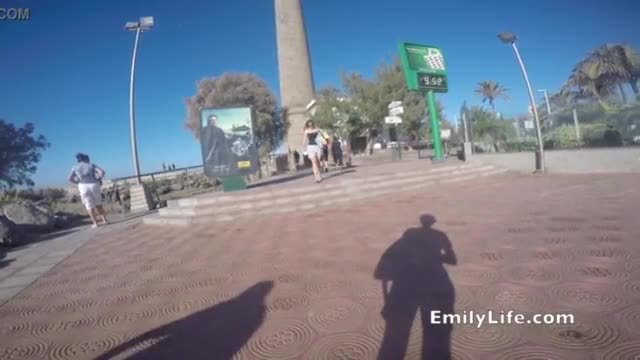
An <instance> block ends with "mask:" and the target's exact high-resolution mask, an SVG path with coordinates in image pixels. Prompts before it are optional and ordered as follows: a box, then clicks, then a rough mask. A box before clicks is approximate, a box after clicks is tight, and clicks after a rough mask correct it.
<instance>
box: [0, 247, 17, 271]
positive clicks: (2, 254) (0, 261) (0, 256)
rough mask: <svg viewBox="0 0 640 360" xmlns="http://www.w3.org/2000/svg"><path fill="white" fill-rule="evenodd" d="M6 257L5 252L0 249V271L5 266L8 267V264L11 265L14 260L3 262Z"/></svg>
mask: <svg viewBox="0 0 640 360" xmlns="http://www.w3.org/2000/svg"><path fill="white" fill-rule="evenodd" d="M6 256H7V252H6V251H5V250H4V249H2V248H0V269H2V268H3V267H5V266H9V264H11V263H12V262H13V260H14V259H9V260H3V259H4V258H5V257H6Z"/></svg>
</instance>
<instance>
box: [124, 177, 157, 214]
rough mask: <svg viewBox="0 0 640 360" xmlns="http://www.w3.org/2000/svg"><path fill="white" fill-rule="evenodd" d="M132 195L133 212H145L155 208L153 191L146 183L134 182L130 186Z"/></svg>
mask: <svg viewBox="0 0 640 360" xmlns="http://www.w3.org/2000/svg"><path fill="white" fill-rule="evenodd" d="M129 194H130V195H131V212H132V213H137V212H144V211H149V210H151V209H153V208H154V203H153V198H152V197H151V191H150V190H149V188H148V187H147V185H145V183H140V184H134V185H131V187H130V188H129Z"/></svg>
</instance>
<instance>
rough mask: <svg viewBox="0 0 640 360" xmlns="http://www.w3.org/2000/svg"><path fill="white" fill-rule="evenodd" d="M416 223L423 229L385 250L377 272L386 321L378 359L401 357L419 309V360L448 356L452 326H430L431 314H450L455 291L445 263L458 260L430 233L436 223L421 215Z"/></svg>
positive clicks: (437, 233) (446, 242) (445, 240)
mask: <svg viewBox="0 0 640 360" xmlns="http://www.w3.org/2000/svg"><path fill="white" fill-rule="evenodd" d="M420 222H421V223H422V226H421V227H416V228H411V229H408V230H407V231H405V233H404V234H403V235H402V237H401V238H400V239H399V240H397V241H396V242H395V243H393V244H392V245H391V246H390V247H389V248H388V249H387V250H386V251H385V253H384V254H383V255H382V257H381V258H380V262H379V263H378V265H377V267H376V270H375V274H374V276H375V278H376V279H378V280H381V282H382V289H383V290H382V291H383V296H384V307H383V309H382V316H383V318H384V319H385V321H386V327H385V332H384V338H383V340H382V345H381V347H380V351H379V353H378V359H381V360H382V359H384V360H387V359H403V358H404V357H405V354H406V352H407V346H408V343H409V336H410V333H411V326H412V324H413V320H414V318H415V316H416V313H417V312H418V309H419V310H420V316H421V318H422V332H423V336H422V359H429V360H442V359H450V358H451V349H450V341H451V330H452V325H451V324H439V323H434V324H432V323H431V312H432V311H440V312H441V313H442V314H451V313H453V307H454V301H455V291H454V288H453V284H452V282H451V280H450V279H449V275H448V274H447V271H446V270H445V268H444V266H443V264H450V265H455V264H456V263H457V259H456V255H455V253H454V251H453V247H452V246H451V242H450V241H449V238H448V237H447V235H446V234H445V233H443V232H441V231H438V230H436V229H433V227H432V226H433V224H434V223H435V222H436V219H435V218H434V217H433V216H431V215H422V216H421V217H420ZM389 283H390V284H389ZM389 285H391V288H390V289H389Z"/></svg>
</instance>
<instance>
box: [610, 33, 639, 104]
mask: <svg viewBox="0 0 640 360" xmlns="http://www.w3.org/2000/svg"><path fill="white" fill-rule="evenodd" d="M616 51H617V52H618V56H619V58H620V62H621V63H622V66H623V67H624V68H625V69H626V70H627V71H628V72H629V77H628V81H629V85H630V86H631V90H633V94H634V95H635V96H636V97H638V95H640V91H639V90H638V81H639V80H640V57H639V56H638V54H637V53H636V51H635V50H634V49H633V48H632V47H631V46H629V45H616Z"/></svg>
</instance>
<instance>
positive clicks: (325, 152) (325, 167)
mask: <svg viewBox="0 0 640 360" xmlns="http://www.w3.org/2000/svg"><path fill="white" fill-rule="evenodd" d="M330 139H331V138H325V139H323V141H322V157H321V158H320V160H321V161H320V162H321V165H322V171H324V172H329V141H330Z"/></svg>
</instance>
